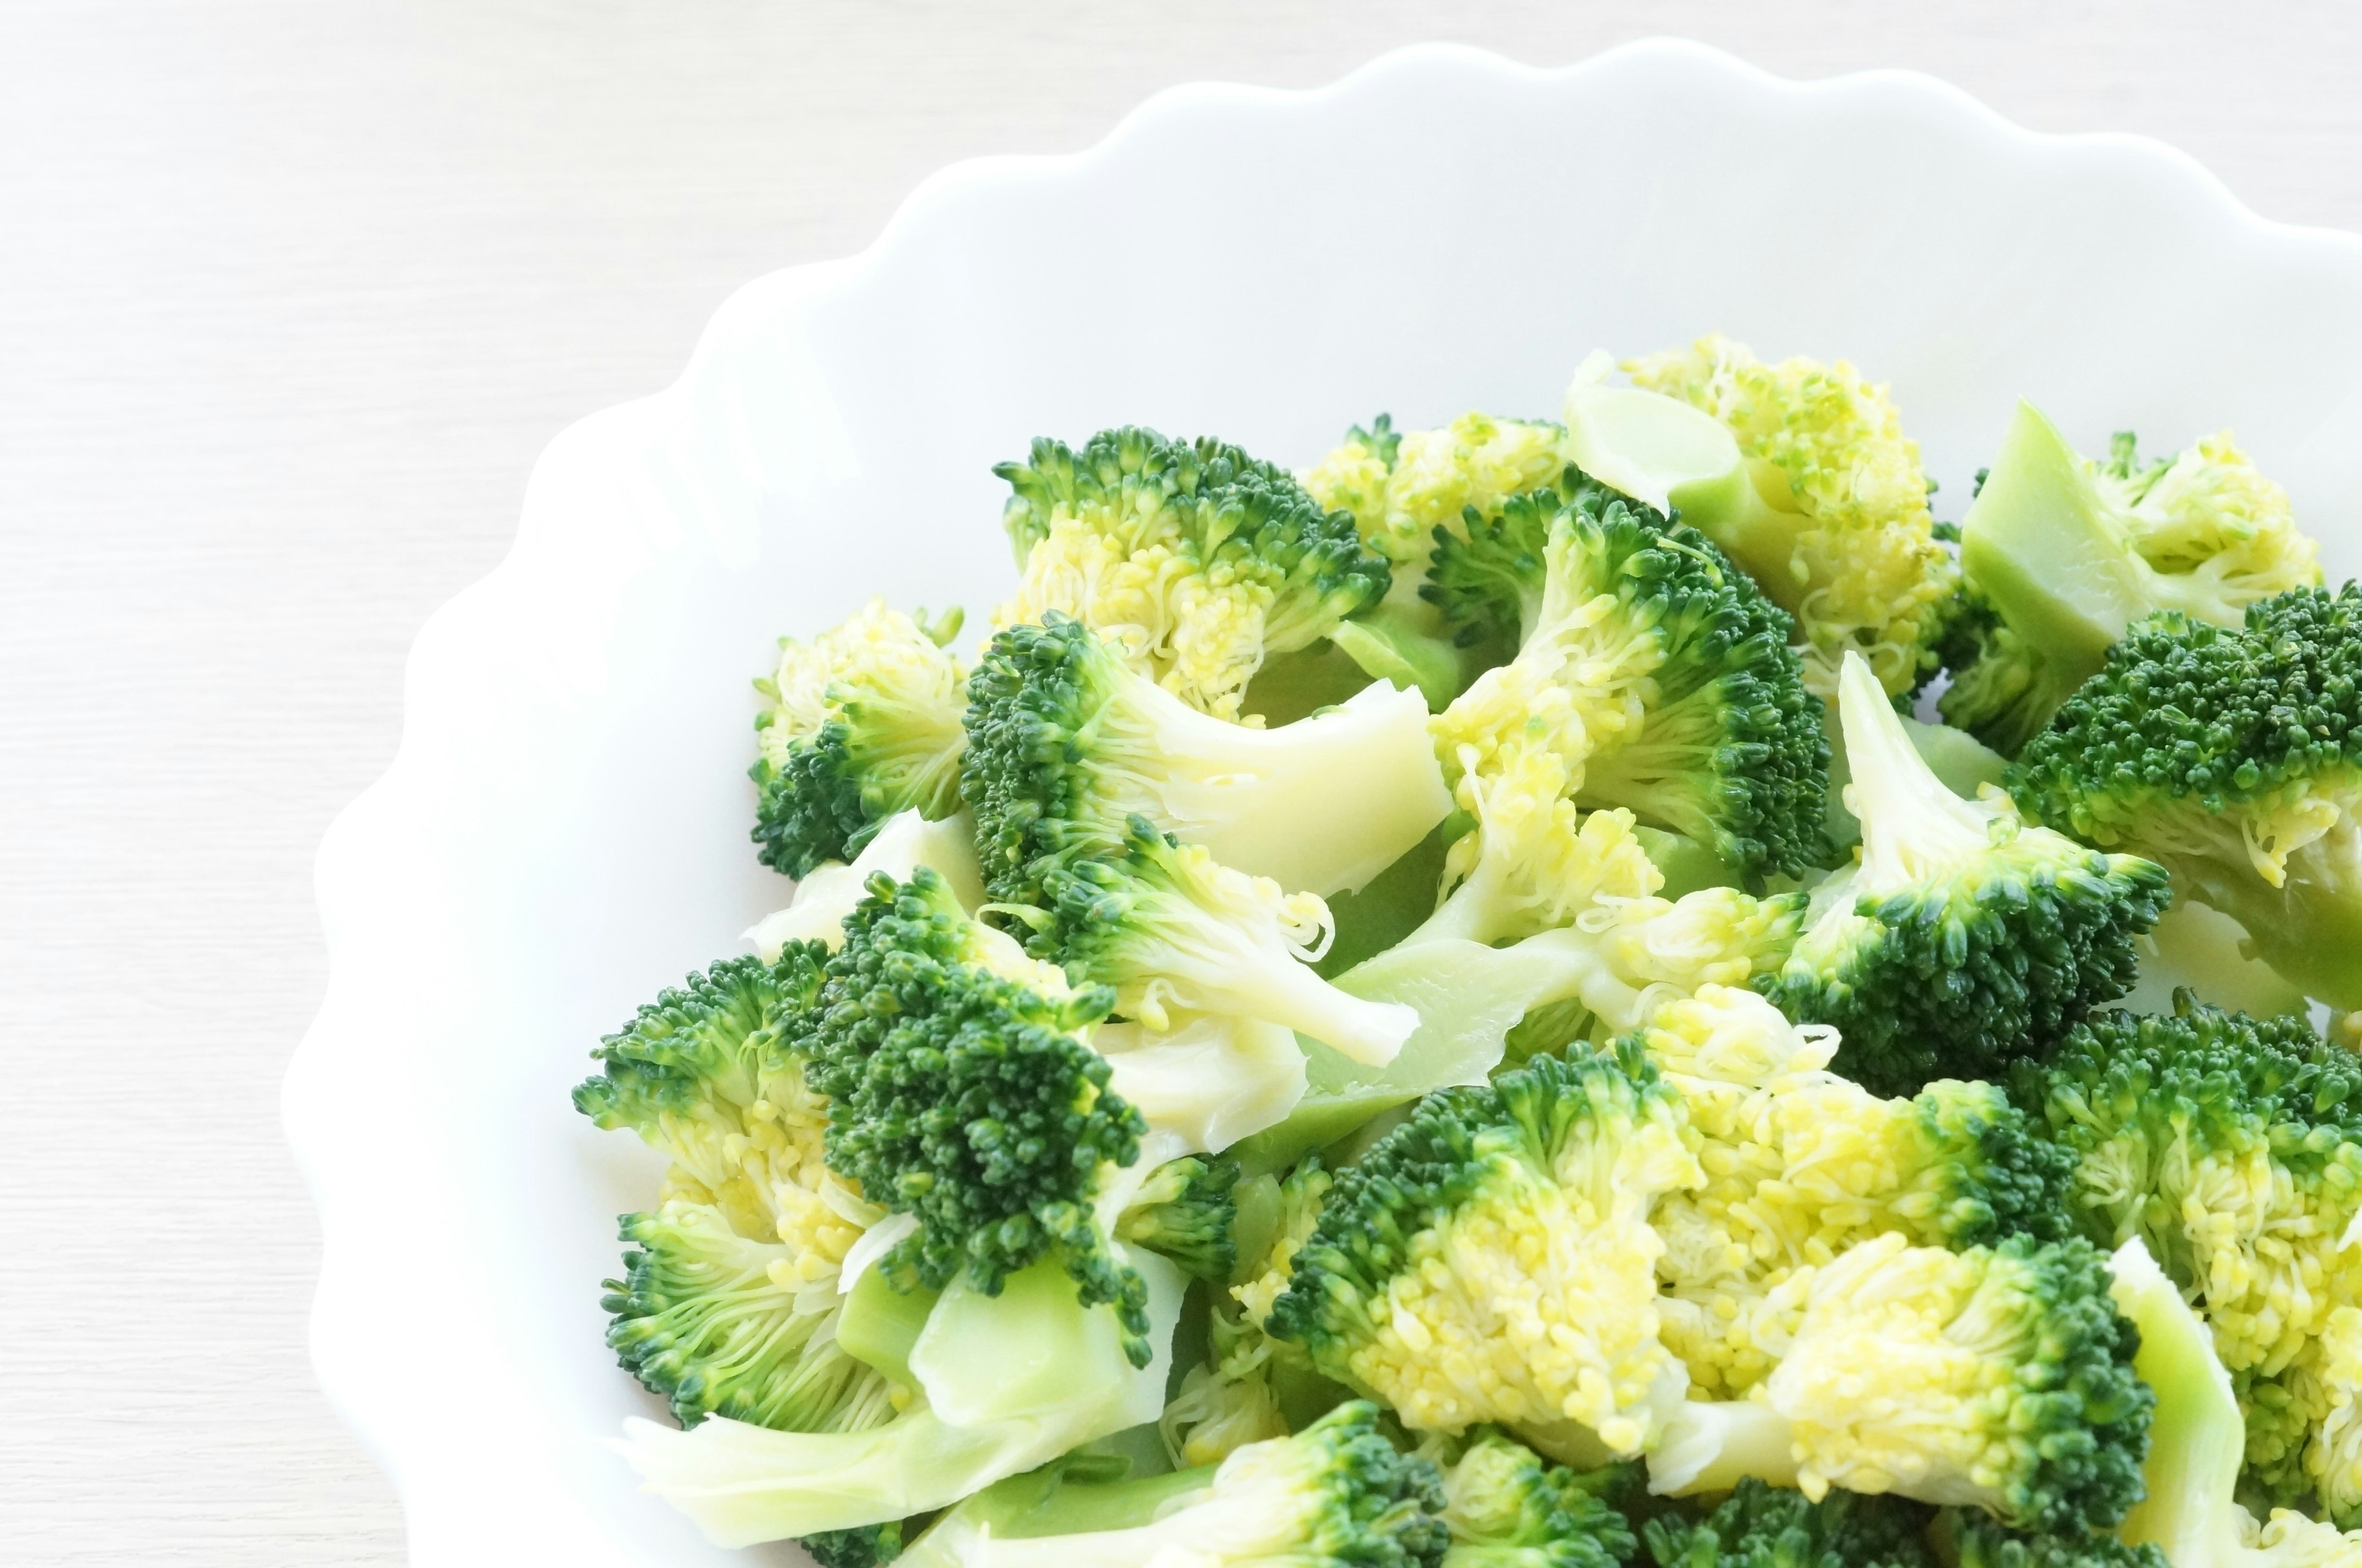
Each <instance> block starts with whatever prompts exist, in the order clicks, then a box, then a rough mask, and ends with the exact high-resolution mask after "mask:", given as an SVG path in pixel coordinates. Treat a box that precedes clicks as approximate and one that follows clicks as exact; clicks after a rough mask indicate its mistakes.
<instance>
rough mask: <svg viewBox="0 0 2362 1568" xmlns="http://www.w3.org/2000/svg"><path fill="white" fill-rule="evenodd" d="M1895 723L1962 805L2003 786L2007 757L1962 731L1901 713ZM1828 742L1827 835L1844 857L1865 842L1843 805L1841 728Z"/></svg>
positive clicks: (1849, 770) (1845, 771)
mask: <svg viewBox="0 0 2362 1568" xmlns="http://www.w3.org/2000/svg"><path fill="white" fill-rule="evenodd" d="M1895 722H1896V723H1899V724H1901V725H1902V726H1903V733H1904V734H1905V735H1906V736H1908V737H1909V738H1910V741H1911V747H1912V749H1913V750H1914V751H1916V752H1917V753H1918V754H1919V760H1920V761H1922V762H1924V763H1926V765H1927V771H1928V772H1930V773H1933V774H1934V775H1935V776H1936V777H1937V778H1938V779H1940V780H1941V781H1942V782H1943V785H1944V788H1946V789H1947V790H1950V791H1951V792H1952V793H1953V794H1955V795H1958V796H1959V797H1960V799H1962V800H1964V801H1973V800H1975V799H1976V798H1977V797H1978V795H1979V794H1980V793H1981V792H1982V790H1983V789H1984V787H1985V786H1986V785H1988V784H1999V783H2000V782H2001V781H2002V780H2003V778H2005V777H2007V775H2008V773H2009V759H2008V758H2007V757H2005V756H2002V755H2001V753H1999V752H1997V751H1994V750H1993V749H1992V747H1990V746H1988V745H1984V744H1983V743H1982V742H1981V741H1979V740H1978V739H1977V738H1976V737H1975V736H1974V735H1971V734H1967V733H1965V732H1964V731H1960V730H1956V729H1953V728H1951V727H1950V726H1949V725H1947V724H1923V723H1920V722H1919V721H1918V720H1916V719H1915V718H1912V717H1911V716H1910V715H1909V714H1907V713H1897V714H1896V715H1895ZM1829 741H1830V745H1829V754H1830V755H1829V792H1828V797H1827V815H1826V816H1825V818H1824V819H1823V831H1824V832H1826V833H1827V835H1828V841H1829V846H1830V848H1831V849H1833V850H1835V851H1837V852H1838V856H1839V858H1840V859H1842V858H1843V856H1844V852H1845V851H1847V850H1849V849H1851V848H1852V847H1853V846H1854V845H1858V844H1860V842H1861V823H1860V821H1858V820H1857V819H1856V818H1855V816H1854V814H1853V812H1851V811H1850V810H1849V809H1848V808H1847V806H1846V803H1845V792H1846V790H1848V789H1849V788H1850V787H1851V786H1852V784H1853V767H1852V766H1851V765H1850V764H1849V763H1848V762H1847V761H1846V754H1845V735H1844V727H1843V726H1842V725H1839V726H1838V729H1837V733H1835V734H1831V736H1830V737H1829Z"/></svg>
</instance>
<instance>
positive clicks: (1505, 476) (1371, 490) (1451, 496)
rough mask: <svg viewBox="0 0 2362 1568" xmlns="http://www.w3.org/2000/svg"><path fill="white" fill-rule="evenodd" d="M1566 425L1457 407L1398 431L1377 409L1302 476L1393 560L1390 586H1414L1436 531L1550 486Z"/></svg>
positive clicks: (1560, 463)
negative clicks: (1430, 424) (1448, 417)
mask: <svg viewBox="0 0 2362 1568" xmlns="http://www.w3.org/2000/svg"><path fill="white" fill-rule="evenodd" d="M1564 435H1565V432H1564V431H1563V430H1562V429H1561V428H1560V427H1559V426H1558V425H1552V424H1550V423H1548V422H1546V421H1541V420H1522V419H1496V418H1494V417H1492V416H1491V415H1489V414H1462V415H1461V416H1460V417H1459V418H1457V419H1455V420H1453V421H1452V422H1451V424H1449V425H1443V426H1441V427H1440V428H1439V429H1434V430H1414V431H1407V432H1403V431H1397V430H1396V429H1395V428H1394V423H1393V421H1392V420H1390V419H1389V418H1388V417H1387V416H1386V415H1385V414H1380V415H1378V417H1377V418H1376V419H1375V420H1374V421H1373V422H1372V424H1371V428H1369V429H1367V430H1364V429H1363V428H1362V427H1360V426H1359V425H1356V426H1354V428H1353V429H1352V430H1351V431H1349V432H1348V433H1347V434H1346V436H1345V439H1344V441H1343V443H1342V444H1341V445H1340V446H1339V447H1337V448H1336V449H1335V450H1333V451H1331V452H1330V453H1329V455H1328V456H1326V457H1324V458H1321V459H1320V461H1319V463H1318V464H1316V465H1314V466H1313V468H1312V469H1310V470H1309V471H1308V472H1307V473H1306V474H1305V475H1304V487H1305V489H1306V490H1308V491H1310V492H1311V493H1312V495H1313V497H1314V498H1315V499H1316V500H1318V501H1319V502H1320V503H1321V504H1322V505H1323V506H1333V507H1336V508H1338V509H1340V510H1341V511H1344V512H1346V513H1351V514H1352V518H1353V521H1354V524H1355V525H1357V526H1358V527H1359V528H1360V530H1361V533H1362V537H1363V539H1364V540H1365V541H1366V542H1367V543H1368V545H1369V547H1371V548H1372V549H1374V550H1375V551H1377V552H1378V553H1379V554H1381V555H1383V556H1385V558H1387V559H1388V560H1390V561H1393V562H1395V563H1396V568H1397V569H1396V576H1395V581H1396V589H1395V592H1396V595H1397V596H1402V595H1403V594H1404V593H1405V589H1404V586H1403V585H1404V584H1405V582H1406V580H1407V583H1408V584H1409V591H1410V592H1414V593H1415V592H1416V591H1418V584H1419V583H1420V581H1421V580H1423V574H1424V573H1425V571H1426V569H1427V564H1428V558H1429V556H1430V555H1431V554H1432V553H1433V552H1434V549H1435V546H1436V537H1437V534H1436V531H1437V530H1438V529H1439V528H1440V529H1441V530H1442V531H1443V534H1444V536H1447V537H1449V536H1455V535H1459V534H1461V533H1462V532H1463V531H1464V530H1465V528H1466V527H1467V518H1468V515H1469V513H1474V514H1475V515H1476V516H1477V517H1478V518H1479V519H1483V518H1485V517H1488V516H1490V515H1492V514H1493V513H1496V512H1497V511H1498V510H1499V509H1500V507H1501V505H1502V503H1503V502H1506V501H1507V500H1508V499H1509V498H1510V497H1511V496H1514V495H1518V494H1519V493H1521V492H1523V491H1530V490H1539V489H1540V488H1542V487H1543V486H1546V485H1552V484H1556V483H1557V482H1558V481H1559V479H1560V477H1561V475H1562V474H1563V473H1564V472H1565V469H1566V461H1567V460H1566V458H1565V457H1564V456H1563V455H1562V451H1561V444H1562V440H1563V438H1564Z"/></svg>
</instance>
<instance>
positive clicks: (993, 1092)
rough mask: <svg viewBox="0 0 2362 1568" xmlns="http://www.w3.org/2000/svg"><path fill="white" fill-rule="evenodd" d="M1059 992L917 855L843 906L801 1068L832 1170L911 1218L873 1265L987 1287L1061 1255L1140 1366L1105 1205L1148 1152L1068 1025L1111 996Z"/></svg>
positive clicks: (1140, 1303)
mask: <svg viewBox="0 0 2362 1568" xmlns="http://www.w3.org/2000/svg"><path fill="white" fill-rule="evenodd" d="M1113 1000H1114V999H1113V997H1112V995H1111V994H1110V993H1109V991H1107V990H1106V989H1105V988H1097V987H1095V988H1088V989H1085V990H1082V991H1069V990H1068V989H1067V988H1066V987H1065V983H1064V980H1063V977H1060V975H1059V973H1058V971H1057V970H1056V969H1055V968H1054V967H1052V966H1048V965H1042V964H1037V963H1034V962H1033V961H1032V960H1030V959H1027V958H1026V957H1025V956H1024V955H1022V954H1021V952H1019V951H1018V949H1017V947H1016V944H1014V943H1013V942H1011V941H1010V939H1009V938H1008V937H1006V936H1004V935H1002V934H1001V933H999V932H996V931H993V930H991V929H989V928H988V927H986V926H983V925H980V924H978V923H977V922H975V921H974V920H972V919H971V918H970V917H969V916H968V914H967V912H966V911H964V910H962V909H961V908H960V907H959V903H958V900H955V899H954V898H953V897H952V895H951V893H950V891H949V889H947V888H946V887H945V886H944V880H943V878H941V877H939V876H937V875H936V874H935V873H934V872H933V871H931V870H928V869H927V868H925V867H921V868H920V869H918V870H917V871H915V872H913V873H912V874H911V879H910V880H909V881H908V882H903V883H899V884H898V883H897V882H895V881H894V879H893V878H890V877H888V876H886V875H885V874H884V873H882V872H881V873H879V874H877V876H875V877H873V878H871V879H870V884H869V897H868V898H867V899H866V900H864V901H863V902H862V904H861V905H860V907H859V908H857V909H855V911H854V912H853V913H852V914H851V915H849V916H847V917H846V919H845V922H844V947H843V948H842V949H840V950H839V951H838V952H837V953H835V954H834V955H832V956H831V957H830V958H829V959H828V962H827V966H826V978H825V980H824V981H823V983H822V987H821V989H820V994H819V997H818V999H816V1001H815V1002H814V1004H813V1012H814V1015H815V1016H814V1019H813V1022H812V1025H811V1055H812V1062H811V1077H812V1081H813V1084H814V1086H815V1087H816V1088H819V1089H820V1091H821V1092H822V1093H823V1094H825V1095H827V1096H828V1097H829V1100H830V1104H829V1121H828V1143H827V1148H828V1159H829V1163H830V1165H832V1166H833V1168H835V1169H837V1170H840V1171H842V1172H844V1174H845V1175H846V1176H849V1177H851V1178H853V1179H854V1180H855V1181H857V1182H858V1183H859V1184H860V1187H861V1190H862V1192H864V1193H865V1194H866V1195H867V1196H868V1197H869V1198H870V1200H871V1201H873V1202H876V1203H878V1204H881V1205H883V1206H884V1207H885V1208H887V1209H890V1210H892V1211H893V1212H895V1213H897V1214H909V1215H911V1216H913V1217H914V1218H915V1219H916V1220H917V1221H918V1225H917V1229H916V1230H914V1231H911V1233H910V1234H909V1235H907V1236H905V1237H904V1238H903V1239H902V1240H901V1241H900V1242H898V1243H897V1244H896V1245H895V1246H894V1247H893V1248H892V1249H891V1250H890V1251H889V1252H888V1253H886V1255H885V1256H884V1257H883V1258H881V1259H880V1260H879V1261H878V1263H877V1267H878V1268H880V1269H883V1270H885V1271H886V1277H888V1278H889V1280H892V1281H893V1282H894V1283H895V1284H896V1285H897V1286H898V1287H900V1288H903V1289H910V1288H913V1287H915V1286H920V1285H924V1286H930V1287H934V1288H940V1287H941V1286H944V1285H946V1284H948V1283H950V1282H951V1281H952V1280H953V1279H955V1278H958V1277H962V1276H965V1277H966V1278H968V1279H969V1280H971V1281H972V1282H973V1283H974V1284H975V1285H976V1286H978V1287H979V1288H981V1289H983V1290H985V1291H987V1292H991V1291H996V1290H998V1289H999V1287H1000V1286H1001V1283H1002V1281H1003V1280H1005V1279H1006V1278H1007V1277H1008V1276H1009V1275H1010V1274H1012V1273H1014V1272H1016V1271H1017V1270H1019V1269H1022V1268H1024V1267H1026V1266H1027V1265H1028V1264H1032V1263H1034V1262H1036V1261H1037V1260H1039V1259H1043V1258H1045V1257H1049V1256H1051V1255H1053V1254H1055V1255H1056V1256H1057V1257H1058V1258H1059V1259H1060V1260H1061V1261H1062V1262H1063V1264H1064V1265H1065V1268H1066V1270H1067V1271H1068V1273H1069V1274H1070V1275H1072V1277H1073V1279H1074V1281H1075V1284H1076V1286H1077V1288H1078V1290H1079V1293H1080V1297H1081V1299H1082V1301H1083V1303H1084V1304H1085V1305H1086V1306H1088V1305H1093V1304H1096V1303H1098V1302H1109V1303H1112V1304H1113V1305H1114V1307H1115V1309H1116V1315H1117V1319H1118V1320H1119V1321H1120V1323H1121V1324H1122V1327H1123V1331H1124V1334H1125V1341H1124V1348H1125V1352H1126V1353H1127V1354H1129V1355H1130V1356H1131V1361H1132V1364H1133V1365H1135V1366H1143V1365H1146V1364H1147V1363H1148V1361H1149V1359H1150V1355H1151V1348H1150V1345H1149V1343H1148V1341H1147V1337H1146V1336H1147V1331H1148V1320H1147V1286H1146V1285H1145V1284H1144V1283H1143V1281H1142V1279H1141V1277H1140V1275H1138V1274H1137V1273H1136V1272H1135V1271H1134V1270H1132V1269H1131V1268H1130V1267H1129V1266H1128V1265H1126V1264H1124V1263H1122V1262H1121V1261H1120V1257H1119V1255H1118V1252H1117V1249H1116V1247H1115V1246H1114V1245H1113V1243H1112V1242H1111V1241H1110V1239H1109V1236H1108V1234H1107V1222H1106V1220H1104V1219H1103V1218H1102V1216H1101V1215H1100V1214H1099V1213H1098V1205H1099V1203H1100V1201H1101V1198H1102V1196H1103V1193H1104V1191H1105V1189H1107V1188H1108V1187H1109V1185H1110V1183H1109V1177H1110V1176H1111V1174H1112V1173H1113V1172H1115V1171H1118V1170H1120V1169H1121V1168H1123V1167H1125V1166H1128V1165H1131V1164H1132V1163H1133V1162H1134V1161H1135V1160H1136V1159H1137V1158H1138V1157H1139V1154H1140V1139H1141V1134H1142V1132H1144V1131H1145V1124H1144V1123H1143V1122H1142V1119H1141V1117H1140V1113H1139V1112H1138V1111H1136V1110H1133V1109H1132V1108H1131V1106H1130V1105H1127V1104H1126V1103H1124V1101H1123V1100H1122V1099H1120V1098H1119V1097H1118V1096H1116V1095H1113V1094H1110V1093H1109V1092H1108V1089H1107V1085H1108V1077H1109V1072H1108V1064H1107V1062H1106V1060H1105V1058H1103V1057H1101V1056H1099V1055H1098V1054H1096V1053H1095V1052H1093V1051H1092V1050H1091V1049H1090V1048H1089V1046H1087V1044H1085V1043H1083V1041H1082V1040H1081V1039H1079V1038H1078V1037H1077V1034H1078V1032H1080V1031H1083V1030H1086V1029H1087V1028H1088V1027H1089V1026H1090V1025H1091V1024H1093V1023H1095V1022H1097V1021H1099V1020H1100V1019H1102V1018H1104V1017H1106V1016H1107V1013H1108V1010H1109V1008H1110V1006H1111V1005H1112V1004H1113Z"/></svg>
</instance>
